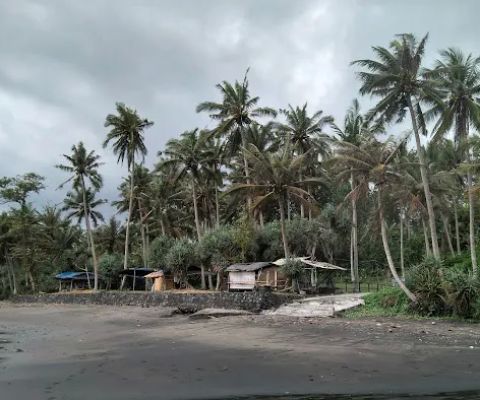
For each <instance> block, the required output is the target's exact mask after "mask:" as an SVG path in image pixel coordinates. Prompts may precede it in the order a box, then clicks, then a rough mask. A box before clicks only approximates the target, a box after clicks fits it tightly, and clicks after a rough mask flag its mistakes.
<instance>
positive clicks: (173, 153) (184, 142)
mask: <svg viewBox="0 0 480 400" xmlns="http://www.w3.org/2000/svg"><path fill="white" fill-rule="evenodd" d="M209 137H210V135H209V132H207V131H202V132H200V133H199V130H198V128H197V129H194V130H192V131H186V132H184V133H182V134H181V135H180V139H171V140H169V141H168V142H167V145H166V149H165V155H166V156H167V157H168V158H167V159H165V160H164V161H163V162H162V166H161V167H163V168H165V167H169V166H174V167H176V168H177V170H178V175H177V177H176V180H177V181H178V180H179V179H181V178H183V177H188V178H189V181H190V187H191V190H192V200H193V213H194V218H195V228H196V231H197V239H198V241H200V239H201V238H202V229H201V226H200V215H199V207H198V194H197V187H198V185H199V184H200V183H201V182H200V179H201V176H202V171H201V170H202V168H203V167H204V166H207V165H208V163H209V157H210V152H209V151H206V148H205V143H206V142H207V140H208V139H209ZM201 278H202V282H201V283H202V289H204V288H205V287H206V282H205V272H204V268H203V267H202V276H201Z"/></svg>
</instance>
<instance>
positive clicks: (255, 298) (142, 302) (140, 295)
mask: <svg viewBox="0 0 480 400" xmlns="http://www.w3.org/2000/svg"><path fill="white" fill-rule="evenodd" d="M296 298H297V296H295V295H290V294H284V293H274V292H206V293H202V292H192V293H188V292H174V291H172V292H163V293H151V292H118V291H105V292H98V293H46V294H35V295H18V296H13V297H11V298H10V299H9V300H10V301H11V302H13V303H55V304H97V305H109V306H137V307H155V306H165V307H177V308H178V309H179V310H180V311H183V312H196V311H198V310H202V309H204V308H226V309H234V310H247V311H251V312H259V311H262V310H267V309H271V308H277V307H279V306H280V305H282V304H285V303H288V302H290V301H292V300H294V299H296Z"/></svg>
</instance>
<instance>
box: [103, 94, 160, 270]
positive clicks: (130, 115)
mask: <svg viewBox="0 0 480 400" xmlns="http://www.w3.org/2000/svg"><path fill="white" fill-rule="evenodd" d="M116 109H117V114H108V115H107V117H106V119H105V127H106V128H111V129H110V132H108V133H107V138H106V139H105V141H104V142H103V147H104V148H105V147H107V146H108V144H109V143H110V142H113V144H112V147H113V153H114V154H115V155H117V156H118V159H117V162H121V163H122V164H123V162H124V161H125V159H126V160H127V168H128V172H129V175H130V198H129V206H128V216H127V225H126V228H125V257H124V261H123V268H124V269H126V268H128V245H129V234H130V221H131V218H132V210H133V201H134V195H133V189H134V184H135V182H134V177H133V168H134V165H135V157H136V155H139V156H140V157H141V158H142V160H143V158H144V157H145V155H146V154H147V148H146V146H145V142H144V137H143V133H144V131H145V129H147V128H150V127H151V126H152V125H153V122H152V121H149V120H148V119H146V118H141V117H140V116H139V115H138V113H137V111H136V110H134V109H131V108H129V107H126V106H125V104H123V103H117V104H116Z"/></svg>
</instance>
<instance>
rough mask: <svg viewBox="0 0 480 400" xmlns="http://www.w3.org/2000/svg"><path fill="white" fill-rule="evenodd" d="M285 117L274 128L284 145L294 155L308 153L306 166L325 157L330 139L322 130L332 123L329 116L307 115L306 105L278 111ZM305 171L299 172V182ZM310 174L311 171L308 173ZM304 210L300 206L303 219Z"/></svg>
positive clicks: (320, 114) (320, 111) (316, 113)
mask: <svg viewBox="0 0 480 400" xmlns="http://www.w3.org/2000/svg"><path fill="white" fill-rule="evenodd" d="M280 112H281V113H282V114H283V115H285V122H284V123H277V124H275V127H276V128H277V129H278V132H279V133H280V134H281V135H282V136H283V141H284V145H285V146H286V147H288V148H289V149H290V151H292V152H293V153H294V154H304V153H306V152H309V154H310V160H309V162H308V163H307V164H306V166H305V167H306V168H308V165H311V164H313V163H315V161H317V160H318V158H319V157H325V156H326V155H327V154H328V153H329V152H330V142H331V138H330V136H328V135H327V134H326V133H325V132H324V128H325V127H326V126H328V125H331V124H332V123H333V117H332V116H331V115H323V111H322V110H319V111H316V112H315V113H313V114H312V115H309V114H308V111H307V103H305V104H304V105H303V106H302V107H298V106H297V107H295V108H293V107H292V106H291V105H290V104H289V105H288V108H287V109H284V110H280ZM306 172H307V171H305V170H300V171H299V180H302V175H303V174H304V173H306ZM308 172H310V173H311V171H308ZM304 215H305V210H304V208H303V205H302V204H300V216H301V218H303V217H304Z"/></svg>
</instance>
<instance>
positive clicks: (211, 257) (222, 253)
mask: <svg viewBox="0 0 480 400" xmlns="http://www.w3.org/2000/svg"><path fill="white" fill-rule="evenodd" d="M233 236H234V235H233V228H232V227H231V226H221V227H220V228H218V229H215V230H213V231H210V232H208V233H206V234H205V236H203V237H202V240H201V241H200V243H198V247H197V251H198V256H199V259H200V261H201V262H202V263H203V264H204V265H205V266H221V267H226V266H228V265H229V264H232V263H234V262H240V261H241V255H240V253H241V251H240V249H239V248H238V246H237V245H236V243H235V240H234V237H233Z"/></svg>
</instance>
